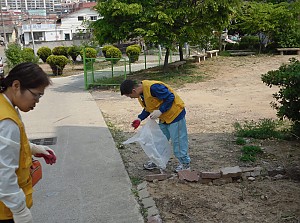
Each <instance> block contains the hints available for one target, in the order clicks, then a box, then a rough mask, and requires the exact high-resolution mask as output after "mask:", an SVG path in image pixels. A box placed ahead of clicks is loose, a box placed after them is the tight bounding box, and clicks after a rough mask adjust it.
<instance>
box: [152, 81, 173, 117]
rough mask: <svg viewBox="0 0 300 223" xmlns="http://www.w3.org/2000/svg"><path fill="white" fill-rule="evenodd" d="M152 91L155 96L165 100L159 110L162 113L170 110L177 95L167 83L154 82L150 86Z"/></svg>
mask: <svg viewBox="0 0 300 223" xmlns="http://www.w3.org/2000/svg"><path fill="white" fill-rule="evenodd" d="M150 92H151V95H152V96H153V97H156V98H158V99H160V100H163V103H162V104H161V105H160V107H159V110H160V111H161V112H162V113H164V112H166V111H168V110H169V109H170V108H171V107H172V104H173V101H174V99H175V96H174V94H173V93H172V92H171V91H169V89H168V88H167V87H166V86H165V85H163V84H153V85H152V86H151V88H150Z"/></svg>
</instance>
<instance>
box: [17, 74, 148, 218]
mask: <svg viewBox="0 0 300 223" xmlns="http://www.w3.org/2000/svg"><path fill="white" fill-rule="evenodd" d="M52 80H53V85H52V86H51V87H49V88H48V89H47V90H46V92H45V95H44V96H43V97H42V98H41V100H40V103H39V104H37V107H36V108H35V110H34V111H31V112H29V113H22V117H23V121H24V123H25V126H26V130H27V134H28V136H29V138H30V139H36V138H47V137H57V143H56V144H55V145H52V146H50V147H51V148H53V149H54V150H55V152H56V154H57V157H58V159H57V163H56V164H55V165H53V166H50V165H46V164H45V163H44V161H42V164H43V179H42V180H41V181H40V182H39V183H38V184H37V185H36V186H35V192H34V206H33V208H32V209H31V210H32V213H33V216H34V222H35V223H40V222H43V223H77V222H80V223H92V222H94V223H102V222H103V223H140V222H144V220H143V218H142V216H141V214H140V213H139V205H138V203H137V202H136V200H135V198H134V195H133V194H132V192H131V183H130V180H129V177H128V175H127V172H126V170H125V167H124V165H123V162H122V159H121V157H120V154H119V152H118V151H117V149H116V147H115V143H114V141H113V139H112V136H111V134H110V132H109V130H108V128H107V126H106V123H105V121H104V119H103V117H102V114H101V112H100V110H99V109H98V107H97V105H96V103H95V101H94V100H93V98H92V96H91V95H90V93H89V92H87V91H85V90H84V82H83V75H78V76H70V77H64V78H53V79H52Z"/></svg>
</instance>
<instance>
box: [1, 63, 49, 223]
mask: <svg viewBox="0 0 300 223" xmlns="http://www.w3.org/2000/svg"><path fill="white" fill-rule="evenodd" d="M49 84H50V80H49V78H48V76H47V74H46V73H45V72H44V71H43V70H42V69H41V68H40V67H39V66H38V65H37V64H34V63H21V64H19V65H17V66H15V67H14V68H13V69H12V70H11V71H10V72H9V74H8V75H7V76H6V77H5V78H4V77H2V78H0V223H4V222H5V223H13V222H15V223H32V222H33V221H32V216H31V213H30V210H29V208H30V207H31V206H32V191H33V190H32V180H31V176H30V166H31V164H32V155H37V156H39V157H40V156H42V157H44V158H45V160H46V161H49V160H47V159H46V157H47V156H49V155H51V154H50V152H48V151H51V153H53V150H51V149H50V148H49V147H46V146H41V145H34V144H31V143H29V141H28V139H27V136H26V133H25V128H24V125H23V122H22V120H21V117H20V114H19V111H18V109H19V110H21V111H23V112H29V111H31V110H33V109H34V108H35V106H36V104H37V103H38V102H39V100H40V98H41V97H42V96H43V94H44V90H45V88H46V87H47V86H49ZM47 150H48V151H47ZM54 156H55V155H54ZM54 162H55V160H54V159H53V160H52V159H51V160H50V162H47V163H50V164H52V163H54Z"/></svg>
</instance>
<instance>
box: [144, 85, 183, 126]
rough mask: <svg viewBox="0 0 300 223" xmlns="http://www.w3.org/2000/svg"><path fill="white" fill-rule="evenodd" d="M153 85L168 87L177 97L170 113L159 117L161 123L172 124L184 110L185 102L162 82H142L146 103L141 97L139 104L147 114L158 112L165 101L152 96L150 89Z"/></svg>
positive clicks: (167, 112)
mask: <svg viewBox="0 0 300 223" xmlns="http://www.w3.org/2000/svg"><path fill="white" fill-rule="evenodd" d="M153 84H162V85H164V86H166V87H167V88H168V89H169V91H170V92H172V93H173V94H174V96H175V99H174V101H173V104H172V106H171V108H170V109H169V110H168V111H166V112H164V113H162V115H161V116H160V117H159V119H160V121H161V122H163V123H167V124H170V123H171V122H172V121H173V120H174V119H175V118H176V117H177V116H178V115H179V114H180V113H181V112H182V110H183V109H184V102H183V101H182V100H181V98H180V97H179V96H178V94H177V93H176V92H175V91H174V90H173V89H172V88H171V87H170V86H169V85H167V84H165V83H163V82H160V81H149V80H144V81H142V86H143V95H144V101H143V100H142V99H141V97H139V102H140V104H141V105H142V106H143V107H144V108H145V110H146V111H147V112H150V113H151V112H153V111H154V110H158V109H159V107H160V105H161V104H162V103H163V100H160V99H158V98H156V97H153V96H152V95H151V92H150V87H151V86H152V85H153Z"/></svg>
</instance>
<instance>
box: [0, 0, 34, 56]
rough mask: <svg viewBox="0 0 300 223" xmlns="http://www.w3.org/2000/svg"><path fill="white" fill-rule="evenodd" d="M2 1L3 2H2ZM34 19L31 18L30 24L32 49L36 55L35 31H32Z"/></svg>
mask: <svg viewBox="0 0 300 223" xmlns="http://www.w3.org/2000/svg"><path fill="white" fill-rule="evenodd" d="M0 1H1V0H0ZM31 20H32V18H29V22H30V33H31V39H32V49H33V52H34V54H35V43H34V36H33V31H32V21H31Z"/></svg>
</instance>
